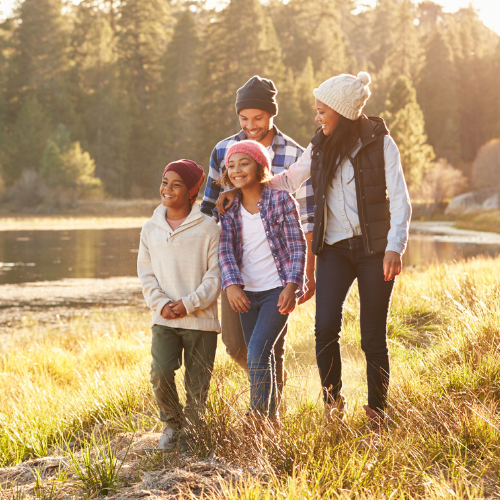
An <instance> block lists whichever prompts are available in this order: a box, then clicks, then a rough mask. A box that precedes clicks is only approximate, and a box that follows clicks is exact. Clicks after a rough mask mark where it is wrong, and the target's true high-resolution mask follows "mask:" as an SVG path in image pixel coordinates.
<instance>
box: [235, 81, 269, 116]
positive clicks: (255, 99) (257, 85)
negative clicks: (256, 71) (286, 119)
mask: <svg viewBox="0 0 500 500" xmlns="http://www.w3.org/2000/svg"><path fill="white" fill-rule="evenodd" d="M277 93H278V91H277V90H276V87H275V86H274V83H273V81H272V80H268V79H267V78H261V77H260V76H253V77H252V78H250V80H248V82H247V83H245V85H243V87H241V88H239V89H238V90H237V92H236V114H237V115H239V114H240V111H242V110H243V109H261V110H262V111H267V112H268V113H270V114H271V115H272V116H275V115H277V114H278V103H277V102H276V94H277Z"/></svg>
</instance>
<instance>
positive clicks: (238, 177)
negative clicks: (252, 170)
mask: <svg viewBox="0 0 500 500" xmlns="http://www.w3.org/2000/svg"><path fill="white" fill-rule="evenodd" d="M243 179H245V176H244V175H243V176H240V175H238V176H236V177H233V179H232V180H233V181H242V180H243Z"/></svg>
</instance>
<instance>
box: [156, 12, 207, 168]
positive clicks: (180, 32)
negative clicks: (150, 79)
mask: <svg viewBox="0 0 500 500" xmlns="http://www.w3.org/2000/svg"><path fill="white" fill-rule="evenodd" d="M200 80H201V43H200V41H199V39H198V36H197V33H196V24H195V21H194V18H193V15H192V14H191V12H190V11H188V10H187V11H185V12H184V13H183V14H182V16H181V17H180V19H179V21H178V23H177V26H176V27H175V31H174V35H173V38H172V41H171V42H170V44H169V46H168V49H167V52H166V54H165V57H164V58H163V60H162V83H161V85H160V86H159V91H158V93H157V101H158V102H157V105H156V106H155V109H156V111H157V116H156V119H155V131H156V137H157V139H156V142H157V144H158V150H159V151H158V155H159V160H158V164H159V165H163V164H164V163H168V162H170V161H174V160H176V159H179V158H190V159H192V160H195V161H198V162H202V157H201V155H200V135H201V132H202V124H201V121H200V119H199V111H200V107H201V95H200V92H201V89H200V87H201V82H200ZM172 96H175V98H172ZM205 160H206V158H205Z"/></svg>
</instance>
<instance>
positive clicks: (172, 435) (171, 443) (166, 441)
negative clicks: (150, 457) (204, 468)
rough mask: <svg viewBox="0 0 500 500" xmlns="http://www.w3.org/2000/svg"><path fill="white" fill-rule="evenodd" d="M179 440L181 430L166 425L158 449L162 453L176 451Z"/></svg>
mask: <svg viewBox="0 0 500 500" xmlns="http://www.w3.org/2000/svg"><path fill="white" fill-rule="evenodd" d="M178 439H179V430H178V429H175V428H174V427H171V426H170V425H168V424H167V425H166V426H165V427H164V428H163V432H162V434H161V437H160V441H159V442H158V449H159V450H161V451H174V450H175V447H176V445H177V441H178Z"/></svg>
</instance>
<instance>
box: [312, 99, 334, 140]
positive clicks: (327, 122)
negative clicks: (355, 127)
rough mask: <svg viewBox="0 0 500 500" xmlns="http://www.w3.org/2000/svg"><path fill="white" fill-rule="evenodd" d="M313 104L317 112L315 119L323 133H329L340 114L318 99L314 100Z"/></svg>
mask: <svg viewBox="0 0 500 500" xmlns="http://www.w3.org/2000/svg"><path fill="white" fill-rule="evenodd" d="M315 106H316V111H317V112H318V113H317V115H316V118H315V120H316V121H317V122H318V123H319V124H320V125H321V128H322V129H323V134H325V135H330V134H331V133H332V132H333V131H334V130H335V127H336V126H337V123H338V122H339V118H340V115H339V114H338V113H337V112H336V111H334V110H333V109H332V108H330V107H329V106H327V105H326V104H323V103H322V102H321V101H320V100H318V99H316V101H315Z"/></svg>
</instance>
